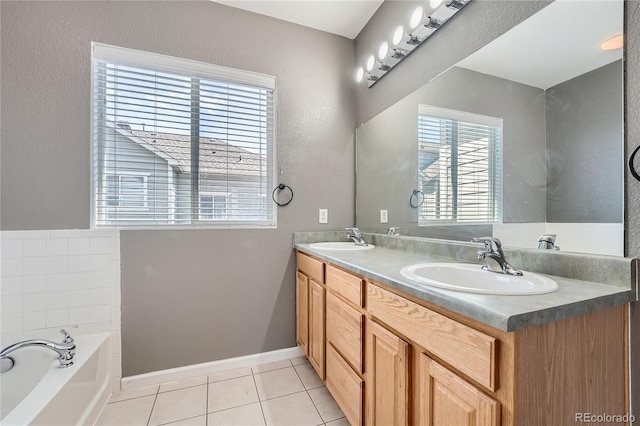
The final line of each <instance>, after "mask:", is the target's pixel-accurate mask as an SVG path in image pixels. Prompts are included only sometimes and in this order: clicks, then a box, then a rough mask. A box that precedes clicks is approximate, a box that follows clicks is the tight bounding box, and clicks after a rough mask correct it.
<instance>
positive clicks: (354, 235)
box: [344, 228, 368, 246]
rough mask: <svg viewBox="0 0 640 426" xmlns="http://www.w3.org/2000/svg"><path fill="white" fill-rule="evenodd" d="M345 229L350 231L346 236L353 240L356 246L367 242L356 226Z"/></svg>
mask: <svg viewBox="0 0 640 426" xmlns="http://www.w3.org/2000/svg"><path fill="white" fill-rule="evenodd" d="M344 229H345V230H346V231H351V233H350V234H349V235H347V238H350V239H351V240H353V242H354V243H355V244H356V245H357V246H367V245H368V244H367V243H366V242H365V241H364V240H363V239H362V234H361V233H360V230H359V229H358V228H344Z"/></svg>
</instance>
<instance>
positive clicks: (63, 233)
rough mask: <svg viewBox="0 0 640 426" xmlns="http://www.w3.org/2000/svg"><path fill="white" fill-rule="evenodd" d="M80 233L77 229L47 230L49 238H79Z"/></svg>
mask: <svg viewBox="0 0 640 426" xmlns="http://www.w3.org/2000/svg"><path fill="white" fill-rule="evenodd" d="M81 235H82V233H81V231H80V230H79V229H54V230H52V231H50V232H49V236H50V238H53V239H55V238H64V239H68V238H80V236H81Z"/></svg>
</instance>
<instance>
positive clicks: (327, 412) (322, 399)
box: [308, 386, 344, 422]
mask: <svg viewBox="0 0 640 426" xmlns="http://www.w3.org/2000/svg"><path fill="white" fill-rule="evenodd" d="M308 392H309V396H310V397H311V400H312V401H313V404H314V405H315V406H316V408H317V410H318V412H319V413H320V417H322V420H323V421H324V422H330V421H333V420H338V419H340V418H342V417H344V413H343V412H342V410H341V409H340V407H338V404H337V403H336V401H335V400H334V399H333V397H332V396H331V394H330V393H329V391H328V390H327V388H326V387H324V386H322V387H320V388H315V389H311V390H310V391H308Z"/></svg>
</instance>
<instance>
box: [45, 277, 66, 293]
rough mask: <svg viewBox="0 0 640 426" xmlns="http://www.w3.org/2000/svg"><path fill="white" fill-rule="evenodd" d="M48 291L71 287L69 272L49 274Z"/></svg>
mask: <svg viewBox="0 0 640 426" xmlns="http://www.w3.org/2000/svg"><path fill="white" fill-rule="evenodd" d="M46 279H47V291H63V290H68V289H69V275H68V274H50V275H47V278H46Z"/></svg>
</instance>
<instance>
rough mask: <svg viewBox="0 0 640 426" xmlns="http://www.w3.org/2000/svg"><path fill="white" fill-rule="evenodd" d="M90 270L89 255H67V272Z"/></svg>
mask: <svg viewBox="0 0 640 426" xmlns="http://www.w3.org/2000/svg"><path fill="white" fill-rule="evenodd" d="M89 271H91V256H90V255H88V254H84V255H77V256H75V255H71V256H69V272H89Z"/></svg>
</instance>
